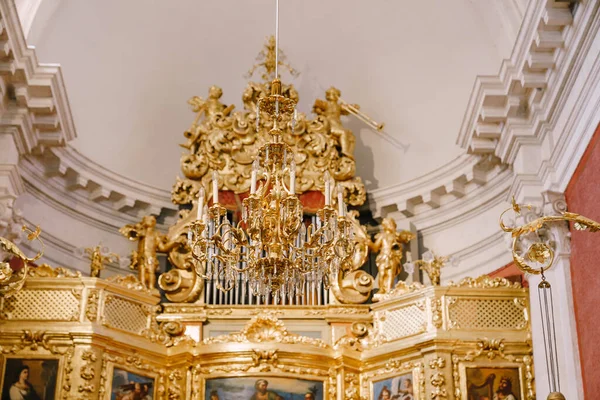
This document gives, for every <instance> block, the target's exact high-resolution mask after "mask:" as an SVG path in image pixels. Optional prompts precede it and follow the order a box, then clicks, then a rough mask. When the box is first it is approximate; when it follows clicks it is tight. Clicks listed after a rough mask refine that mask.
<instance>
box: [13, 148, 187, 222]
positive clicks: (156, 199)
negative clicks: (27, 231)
mask: <svg viewBox="0 0 600 400" xmlns="http://www.w3.org/2000/svg"><path fill="white" fill-rule="evenodd" d="M20 168H21V170H22V175H23V178H24V179H25V180H26V181H27V182H28V183H29V184H31V185H32V186H35V187H36V189H37V190H38V191H39V192H41V193H43V194H46V193H52V198H53V199H56V200H58V201H59V202H60V203H61V204H72V203H74V202H76V204H79V205H83V206H84V207H86V208H88V209H90V210H89V211H93V212H94V213H95V214H100V215H104V216H107V217H109V219H108V221H111V220H114V222H113V223H112V224H111V225H114V226H116V227H120V226H122V225H123V224H125V223H128V222H129V223H131V222H132V221H134V220H136V219H139V218H141V217H142V216H144V215H149V214H154V215H156V216H157V219H158V220H159V221H160V222H163V224H164V225H170V224H171V223H174V222H175V220H176V217H177V207H176V206H175V205H174V204H173V203H171V200H170V193H169V192H168V191H166V190H161V189H157V188H154V187H152V186H149V185H145V184H143V183H140V182H137V181H134V180H131V179H129V178H127V177H124V176H122V175H119V174H116V173H114V172H112V171H109V170H107V169H106V168H104V167H102V166H100V165H98V164H97V163H94V162H93V161H91V160H90V159H88V158H87V157H85V156H84V155H82V154H81V153H79V152H78V151H77V150H75V149H74V148H73V147H71V146H66V147H64V148H53V149H48V150H46V151H45V152H44V153H43V154H40V155H30V156H27V157H25V158H24V159H22V160H21V162H20ZM36 197H38V196H36ZM85 215H86V216H87V215H89V212H86V213H85ZM101 220H102V221H106V219H104V218H101ZM109 224H110V222H109Z"/></svg>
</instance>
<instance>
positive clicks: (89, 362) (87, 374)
mask: <svg viewBox="0 0 600 400" xmlns="http://www.w3.org/2000/svg"><path fill="white" fill-rule="evenodd" d="M96 359H97V358H96V353H95V352H94V351H93V350H91V349H88V350H85V351H84V352H83V353H82V354H81V361H83V365H82V366H81V368H80V369H79V372H80V373H79V376H81V379H83V381H84V383H82V384H80V385H79V387H78V392H79V393H80V396H84V397H83V398H85V399H90V398H92V395H93V394H94V393H95V391H96V386H95V385H94V384H93V383H92V381H93V379H94V377H95V376H96V368H95V364H96Z"/></svg>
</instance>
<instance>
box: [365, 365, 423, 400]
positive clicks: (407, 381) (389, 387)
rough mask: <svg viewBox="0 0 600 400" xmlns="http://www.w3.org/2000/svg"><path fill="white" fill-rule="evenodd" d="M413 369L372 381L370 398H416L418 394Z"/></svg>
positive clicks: (407, 399)
mask: <svg viewBox="0 0 600 400" xmlns="http://www.w3.org/2000/svg"><path fill="white" fill-rule="evenodd" d="M415 378H416V377H415V374H414V372H413V371H410V372H406V373H401V374H397V375H393V376H390V377H388V378H386V379H381V380H377V381H373V383H372V385H371V387H372V390H371V399H373V400H392V399H393V400H418V399H419V394H418V390H417V387H418V385H416V380H415Z"/></svg>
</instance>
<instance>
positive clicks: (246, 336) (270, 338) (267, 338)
mask: <svg viewBox="0 0 600 400" xmlns="http://www.w3.org/2000/svg"><path fill="white" fill-rule="evenodd" d="M269 342H275V343H290V344H294V343H297V344H300V343H303V344H310V345H313V346H317V347H321V348H328V347H329V345H328V344H327V343H325V342H324V341H322V340H321V339H314V338H310V337H306V336H301V335H297V334H295V333H291V332H289V331H288V330H287V328H286V327H285V325H284V324H283V322H282V321H280V320H279V319H277V317H275V316H273V315H269V314H261V315H257V316H256V317H254V318H252V319H251V320H250V322H248V324H247V325H246V327H245V328H244V329H242V331H241V332H240V333H233V334H229V335H221V336H216V337H211V338H207V339H204V340H203V342H202V343H203V344H215V343H269Z"/></svg>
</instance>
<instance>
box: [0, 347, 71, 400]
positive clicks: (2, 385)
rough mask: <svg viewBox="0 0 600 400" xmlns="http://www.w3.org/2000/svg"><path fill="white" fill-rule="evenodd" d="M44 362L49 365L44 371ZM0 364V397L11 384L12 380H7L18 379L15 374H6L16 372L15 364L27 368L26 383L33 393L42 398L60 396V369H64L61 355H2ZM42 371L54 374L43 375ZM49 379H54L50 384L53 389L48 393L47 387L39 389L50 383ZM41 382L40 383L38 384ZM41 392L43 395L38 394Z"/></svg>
mask: <svg viewBox="0 0 600 400" xmlns="http://www.w3.org/2000/svg"><path fill="white" fill-rule="evenodd" d="M13 360H14V361H16V360H20V362H18V363H17V362H14V363H12V361H13ZM44 363H46V365H47V366H51V365H53V366H51V367H50V368H49V369H46V371H44V368H45V367H44ZM11 364H14V365H11ZM0 365H1V366H2V367H1V368H0V397H1V398H5V394H7V393H8V391H9V388H10V385H13V383H14V382H9V380H11V381H16V379H18V377H16V376H8V375H9V374H11V373H12V374H15V373H18V372H17V369H16V368H18V367H17V365H19V366H26V367H27V369H28V378H27V383H28V384H29V385H30V387H31V390H33V391H35V393H36V394H37V395H38V397H39V398H40V399H42V400H54V399H56V400H58V399H59V398H60V395H61V390H62V386H63V379H64V377H63V374H62V371H64V359H63V357H62V356H61V355H54V354H39V353H20V352H19V353H17V354H14V355H4V356H2V357H1V363H0ZM44 372H45V373H46V374H48V373H49V372H50V374H51V373H52V372H53V373H54V374H55V375H54V376H52V375H47V376H45V377H43V374H44ZM51 380H54V382H53V384H52V386H53V389H52V390H51V392H50V393H48V392H47V389H48V388H47V387H46V390H40V387H41V386H46V385H47V384H48V383H50V381H51ZM40 384H41V385H40ZM40 392H41V393H44V394H43V395H40ZM48 394H51V396H49V395H48Z"/></svg>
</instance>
